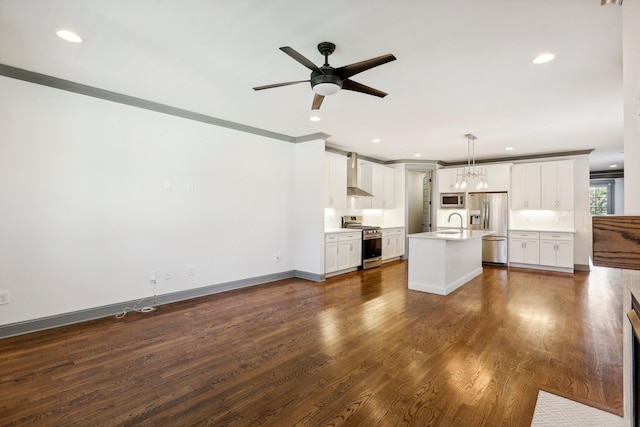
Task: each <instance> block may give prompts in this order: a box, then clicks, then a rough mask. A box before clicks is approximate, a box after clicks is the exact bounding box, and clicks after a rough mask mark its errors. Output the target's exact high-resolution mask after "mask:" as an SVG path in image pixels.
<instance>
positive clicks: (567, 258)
mask: <svg viewBox="0 0 640 427" xmlns="http://www.w3.org/2000/svg"><path fill="white" fill-rule="evenodd" d="M556 265H557V266H558V267H567V268H573V242H565V241H558V242H556Z"/></svg>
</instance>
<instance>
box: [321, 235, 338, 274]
mask: <svg viewBox="0 0 640 427" xmlns="http://www.w3.org/2000/svg"><path fill="white" fill-rule="evenodd" d="M334 271H338V234H325V236H324V272H325V273H333V272H334Z"/></svg>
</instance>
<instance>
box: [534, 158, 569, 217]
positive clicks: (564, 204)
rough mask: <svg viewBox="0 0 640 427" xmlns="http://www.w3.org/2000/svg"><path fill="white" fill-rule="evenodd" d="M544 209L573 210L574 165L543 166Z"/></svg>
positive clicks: (556, 164) (550, 164)
mask: <svg viewBox="0 0 640 427" xmlns="http://www.w3.org/2000/svg"><path fill="white" fill-rule="evenodd" d="M541 181H542V209H550V210H568V211H570V210H573V163H571V162H562V163H543V164H542V165H541Z"/></svg>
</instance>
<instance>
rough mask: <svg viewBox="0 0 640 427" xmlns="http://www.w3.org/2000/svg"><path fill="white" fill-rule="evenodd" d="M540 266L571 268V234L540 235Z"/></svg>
mask: <svg viewBox="0 0 640 427" xmlns="http://www.w3.org/2000/svg"><path fill="white" fill-rule="evenodd" d="M540 264H541V265H548V266H554V267H565V268H573V234H571V233H540Z"/></svg>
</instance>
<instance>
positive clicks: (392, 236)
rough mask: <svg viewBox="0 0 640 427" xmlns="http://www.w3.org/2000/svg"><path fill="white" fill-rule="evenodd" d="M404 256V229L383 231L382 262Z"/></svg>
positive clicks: (386, 229) (384, 229) (385, 229)
mask: <svg viewBox="0 0 640 427" xmlns="http://www.w3.org/2000/svg"><path fill="white" fill-rule="evenodd" d="M403 255H404V228H403V227H397V228H383V229H382V261H383V262H384V261H388V260H391V259H396V258H399V257H401V256H403Z"/></svg>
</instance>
